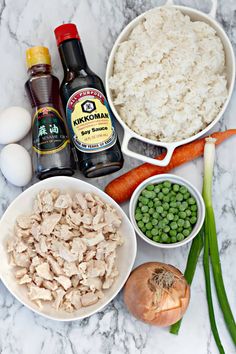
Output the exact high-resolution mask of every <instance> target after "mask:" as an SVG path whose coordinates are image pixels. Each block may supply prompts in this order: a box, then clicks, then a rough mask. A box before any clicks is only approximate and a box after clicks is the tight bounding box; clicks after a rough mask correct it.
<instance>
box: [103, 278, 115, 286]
mask: <svg viewBox="0 0 236 354" xmlns="http://www.w3.org/2000/svg"><path fill="white" fill-rule="evenodd" d="M113 282H114V278H106V279H105V281H104V283H103V284H102V288H103V289H109V288H110V287H111V286H112V284H113Z"/></svg>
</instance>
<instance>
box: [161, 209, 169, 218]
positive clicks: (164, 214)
mask: <svg viewBox="0 0 236 354" xmlns="http://www.w3.org/2000/svg"><path fill="white" fill-rule="evenodd" d="M167 214H168V212H167V211H166V210H164V211H163V212H162V213H161V216H162V217H163V218H165V217H166V215H167Z"/></svg>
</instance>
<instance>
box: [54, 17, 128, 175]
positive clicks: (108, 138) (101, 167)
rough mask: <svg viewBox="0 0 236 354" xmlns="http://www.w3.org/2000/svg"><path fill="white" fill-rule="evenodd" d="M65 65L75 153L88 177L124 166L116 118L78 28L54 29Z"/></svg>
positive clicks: (63, 92)
mask: <svg viewBox="0 0 236 354" xmlns="http://www.w3.org/2000/svg"><path fill="white" fill-rule="evenodd" d="M54 32H55V36H56V40H57V45H58V48H59V54H60V58H61V61H62V65H63V68H64V79H63V82H62V84H61V88H60V92H61V98H62V103H63V106H64V110H65V114H66V118H67V125H68V128H69V134H70V138H71V142H72V144H73V147H74V155H75V159H76V160H77V163H78V165H79V169H80V170H81V171H82V173H83V174H84V175H85V176H86V177H99V176H104V175H107V174H109V173H112V172H115V171H118V170H119V169H120V168H121V167H122V166H123V156H122V153H121V149H120V144H119V141H118V137H117V133H116V131H115V128H114V125H113V120H114V116H113V114H112V111H111V109H110V107H109V104H108V102H107V99H106V94H105V89H104V86H103V83H102V80H101V79H100V78H99V77H98V76H97V75H96V74H95V73H94V72H93V71H92V70H91V69H90V68H89V67H88V65H87V62H86V58H85V55H84V51H83V47H82V44H81V41H80V37H79V34H78V31H77V28H76V26H75V25H74V24H64V25H61V26H59V27H57V28H56V29H55V31H54Z"/></svg>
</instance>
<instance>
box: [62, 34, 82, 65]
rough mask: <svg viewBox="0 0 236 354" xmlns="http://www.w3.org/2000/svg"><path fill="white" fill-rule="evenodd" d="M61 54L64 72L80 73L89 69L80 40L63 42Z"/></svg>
mask: <svg viewBox="0 0 236 354" xmlns="http://www.w3.org/2000/svg"><path fill="white" fill-rule="evenodd" d="M59 54H60V57H61V62H62V66H63V68H64V71H78V70H83V69H86V68H87V67H88V66H87V62H86V58H85V55H84V50H83V47H82V44H81V42H80V40H78V39H69V40H67V41H65V42H62V43H61V44H60V46H59Z"/></svg>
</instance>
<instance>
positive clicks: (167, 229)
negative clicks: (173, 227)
mask: <svg viewBox="0 0 236 354" xmlns="http://www.w3.org/2000/svg"><path fill="white" fill-rule="evenodd" d="M163 231H164V232H165V233H166V234H168V232H169V231H170V227H169V226H168V225H166V226H165V227H164V229H163Z"/></svg>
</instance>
